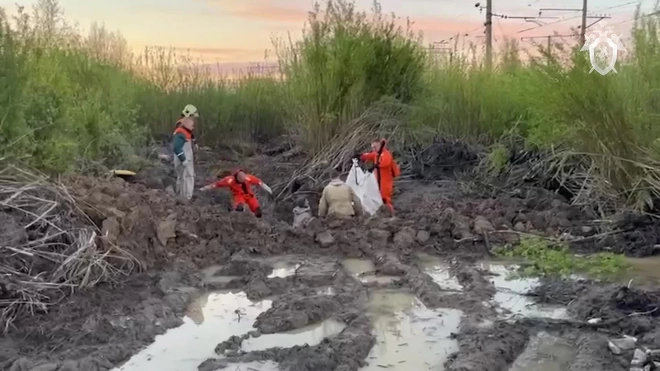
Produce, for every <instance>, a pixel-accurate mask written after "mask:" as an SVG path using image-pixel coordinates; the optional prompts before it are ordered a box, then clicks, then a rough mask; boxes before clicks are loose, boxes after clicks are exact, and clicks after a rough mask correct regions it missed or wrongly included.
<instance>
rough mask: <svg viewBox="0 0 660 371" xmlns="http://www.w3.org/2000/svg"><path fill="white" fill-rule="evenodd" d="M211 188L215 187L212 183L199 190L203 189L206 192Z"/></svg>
mask: <svg viewBox="0 0 660 371" xmlns="http://www.w3.org/2000/svg"><path fill="white" fill-rule="evenodd" d="M211 188H213V186H212V185H207V186H204V187H202V188H200V189H199V190H200V191H202V192H204V191H208V190H209V189H211Z"/></svg>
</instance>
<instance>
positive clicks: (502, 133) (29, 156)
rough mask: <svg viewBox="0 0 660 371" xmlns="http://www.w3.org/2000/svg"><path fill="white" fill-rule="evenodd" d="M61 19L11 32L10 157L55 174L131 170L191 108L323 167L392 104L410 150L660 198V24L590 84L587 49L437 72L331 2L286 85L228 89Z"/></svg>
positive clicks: (650, 22) (313, 24)
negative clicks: (563, 175)
mask: <svg viewBox="0 0 660 371" xmlns="http://www.w3.org/2000/svg"><path fill="white" fill-rule="evenodd" d="M55 5H56V2H54V1H53V0H43V1H42V4H41V8H40V11H39V12H37V13H35V14H34V15H30V17H28V16H24V17H21V18H20V19H19V21H18V22H15V21H11V20H7V19H3V21H2V31H1V36H0V43H2V44H1V46H2V47H0V72H1V73H0V79H3V81H2V83H1V84H0V107H2V112H4V115H3V117H2V120H1V121H0V132H1V137H0V141H1V142H2V143H0V148H1V150H0V153H1V155H0V157H4V158H6V159H16V158H19V159H24V160H27V161H29V162H30V163H32V164H34V165H36V166H39V167H41V168H44V169H48V170H52V171H64V170H72V169H75V168H76V167H78V166H81V165H82V164H81V163H80V162H81V161H79V160H76V159H85V160H86V161H85V162H90V161H100V162H104V163H106V164H108V165H110V164H117V163H127V162H129V163H130V162H131V161H134V159H135V158H136V156H138V155H140V154H141V151H143V149H144V148H145V147H146V145H147V143H148V141H149V138H151V137H153V136H155V135H158V134H167V133H169V132H170V131H171V128H172V123H173V121H174V120H175V118H176V116H177V114H178V110H180V108H181V107H183V106H184V105H185V104H187V103H193V104H195V105H196V106H197V107H198V108H199V109H200V111H201V112H202V115H203V117H202V121H201V125H200V133H199V134H200V138H201V140H202V141H203V142H204V143H205V144H209V145H213V144H216V143H220V142H223V141H224V142H227V141H228V140H234V139H236V140H239V139H240V140H251V141H265V140H268V139H269V138H271V137H274V136H277V135H280V134H282V133H292V134H296V138H298V140H300V141H301V143H302V144H304V145H305V146H306V148H307V149H309V150H310V151H312V152H320V151H322V150H323V148H324V146H325V145H326V144H327V143H329V142H332V141H333V140H337V138H339V137H344V138H345V136H346V135H348V133H350V132H351V131H352V130H353V128H354V125H355V121H354V119H355V118H357V117H360V116H361V115H362V114H363V113H364V112H365V111H366V110H367V109H368V108H369V107H373V105H374V104H375V103H376V102H379V101H381V99H382V98H383V97H389V99H390V107H395V108H391V110H390V111H388V114H391V115H393V116H396V118H397V119H398V121H397V122H398V123H399V124H400V127H399V128H398V131H397V133H398V134H397V135H399V136H400V135H402V134H404V135H405V138H406V140H416V141H424V140H427V138H431V137H432V136H433V135H429V133H431V134H438V135H450V136H454V137H459V138H464V139H466V140H470V141H478V142H480V143H482V144H486V145H493V144H497V143H498V142H500V140H501V138H503V137H511V136H515V137H520V138H523V139H524V143H525V145H526V147H527V148H528V149H541V150H543V149H553V150H554V151H555V153H557V152H561V153H563V154H573V155H574V156H580V157H581V158H583V159H587V162H588V166H586V168H588V169H590V170H591V172H590V173H589V174H590V175H593V176H594V179H595V178H596V177H597V178H598V179H600V180H602V181H599V184H602V185H604V188H607V189H608V191H609V192H613V194H616V193H621V194H623V195H625V196H626V197H629V201H631V202H637V203H639V202H640V201H641V202H644V201H649V200H650V199H651V198H652V197H654V196H655V195H656V194H657V192H658V190H660V172H659V170H658V168H659V166H658V159H660V157H659V156H660V153H659V151H660V141H659V140H658V138H660V126H658V125H654V123H655V120H656V119H657V117H658V114H659V113H660V104H659V103H658V102H659V101H658V99H657V88H658V87H660V73H659V72H658V71H660V69H659V68H657V64H659V63H660V62H658V61H659V60H660V58H658V57H659V56H660V46H659V45H660V40H659V38H658V31H657V30H658V28H657V19H656V18H655V17H642V18H640V20H639V21H638V22H635V24H634V26H633V30H632V34H633V40H632V42H629V43H628V44H627V45H626V46H627V50H628V51H629V53H628V55H627V58H626V59H627V60H626V61H625V63H624V64H621V65H619V66H618V71H619V73H618V74H609V75H607V76H601V75H599V74H596V73H591V74H590V73H589V69H590V68H589V65H588V61H587V60H586V57H587V56H586V53H583V52H578V51H576V50H568V51H565V52H560V51H559V50H558V49H557V50H553V53H552V56H550V57H547V58H542V59H539V60H538V61H536V62H535V61H532V62H530V63H522V62H521V59H520V58H519V56H522V55H523V53H524V52H522V51H517V50H516V47H515V44H509V46H508V48H507V52H506V53H503V55H501V56H500V57H499V58H500V63H498V65H497V68H496V69H495V70H494V71H488V70H485V69H483V68H481V66H480V63H479V62H478V61H476V62H475V60H474V59H473V58H472V57H469V56H468V57H465V58H458V57H457V58H454V59H453V60H452V62H451V63H430V61H429V60H428V56H427V54H426V51H425V46H424V45H423V44H422V43H421V40H420V39H419V37H418V35H416V34H414V33H413V32H411V31H409V30H407V29H405V28H401V27H397V26H395V25H394V23H392V21H391V20H390V19H389V18H387V17H385V16H383V15H382V14H381V13H380V12H379V11H378V9H377V10H376V11H375V12H371V13H359V12H356V11H355V10H354V9H353V8H352V7H351V6H350V4H349V3H346V2H344V1H331V2H328V3H327V4H323V7H318V8H317V9H316V13H314V14H313V15H312V16H311V17H310V20H309V22H308V23H309V24H308V26H307V28H306V31H305V36H304V38H303V40H302V41H300V42H299V43H295V44H291V43H289V42H287V41H282V42H280V43H278V44H277V45H276V50H277V55H278V57H279V61H280V64H281V74H277V75H273V76H266V77H264V76H249V75H245V76H242V77H241V78H239V79H234V80H231V81H230V80H227V79H218V78H217V77H215V76H209V74H207V73H206V71H205V70H204V69H203V68H196V67H195V63H194V61H191V60H185V58H182V57H181V56H178V55H176V54H174V53H172V52H170V51H167V50H149V51H146V52H145V55H142V56H140V57H139V58H135V57H130V56H129V53H128V51H127V48H126V42H125V41H124V40H123V39H122V38H121V37H119V36H118V35H114V34H111V33H108V32H106V31H104V30H103V29H98V28H97V29H95V30H94V32H92V33H91V34H90V35H88V36H82V35H79V34H77V33H76V32H75V30H72V29H71V28H70V27H68V26H67V25H66V24H65V23H64V22H63V21H60V20H58V18H57V17H54V16H52V14H57V9H56V8H55V7H54V6H55ZM10 25H11V27H10ZM630 44H632V45H630ZM391 102H396V103H397V104H396V105H392V104H391ZM390 129H391V127H390ZM494 148H498V150H499V151H504V152H505V153H506V149H507V148H506V146H504V147H503V146H502V145H501V143H500V145H499V146H497V147H494ZM503 148H504V149H503ZM499 158H500V161H501V159H502V156H499ZM504 159H506V156H504ZM498 166H500V167H505V166H506V161H503V162H502V163H501V164H499V165H498Z"/></svg>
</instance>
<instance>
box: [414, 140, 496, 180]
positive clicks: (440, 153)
mask: <svg viewBox="0 0 660 371" xmlns="http://www.w3.org/2000/svg"><path fill="white" fill-rule="evenodd" d="M480 152H483V151H480V150H479V149H476V148H472V147H470V146H468V145H467V144H465V143H463V142H460V141H456V140H446V139H438V140H437V141H436V142H435V143H433V144H432V145H431V146H429V147H427V148H425V149H423V150H421V151H419V152H415V153H414V155H413V157H412V159H410V163H411V165H412V166H411V167H412V175H413V176H414V177H415V178H418V179H426V180H432V179H442V178H446V177H447V176H453V175H455V174H456V173H461V172H464V171H466V170H470V169H472V168H473V167H474V166H475V165H477V163H478V161H479V153H480Z"/></svg>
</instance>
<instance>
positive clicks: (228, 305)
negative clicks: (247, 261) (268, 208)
mask: <svg viewBox="0 0 660 371" xmlns="http://www.w3.org/2000/svg"><path fill="white" fill-rule="evenodd" d="M271 305H272V301H271V300H262V301H260V302H252V301H250V300H248V299H247V297H246V295H245V293H243V292H238V293H233V292H218V293H210V294H208V295H205V296H203V297H201V298H199V299H198V300H196V301H195V302H194V303H193V304H192V305H191V306H190V308H189V309H188V311H187V313H186V317H184V319H183V321H184V324H183V325H181V326H179V327H177V328H174V329H171V330H169V331H167V332H166V333H165V334H163V335H160V336H157V337H156V339H155V341H154V343H153V344H151V345H150V346H148V347H147V348H145V349H143V350H142V351H141V352H139V353H137V354H136V355H134V356H133V357H132V358H131V359H130V360H129V361H128V362H126V363H125V364H124V365H123V366H121V367H120V368H116V369H115V371H119V370H121V371H138V370H159V371H187V370H190V371H195V370H197V367H198V365H199V364H201V363H202V362H204V361H206V360H207V359H209V358H216V357H217V354H216V353H215V347H216V345H217V344H218V343H221V342H224V341H226V340H227V339H229V338H230V337H232V336H244V337H247V335H246V334H248V333H250V332H252V331H254V330H255V329H254V328H253V326H252V325H253V324H254V322H255V320H256V318H257V316H259V314H261V313H263V312H265V311H266V310H268V309H269V308H270V307H271ZM345 327H346V326H345V325H344V324H343V323H341V322H337V321H333V320H326V321H323V322H321V323H318V324H314V325H310V326H306V327H303V328H300V329H297V330H293V331H288V332H282V333H276V334H268V335H261V336H257V337H249V338H247V339H245V340H244V341H243V342H242V344H241V346H240V350H242V351H245V352H251V351H256V350H265V349H269V348H275V347H281V348H289V347H294V346H296V345H305V344H307V345H310V346H314V345H318V344H319V343H321V342H322V341H323V339H325V338H327V337H330V336H334V335H336V334H339V333H340V332H341V331H343V330H344V328H345ZM227 367H228V368H225V369H226V370H236V369H238V370H266V371H269V370H278V368H277V365H276V364H273V363H268V362H266V363H255V364H252V363H250V364H233V365H228V366H227Z"/></svg>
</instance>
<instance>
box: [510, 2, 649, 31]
mask: <svg viewBox="0 0 660 371" xmlns="http://www.w3.org/2000/svg"><path fill="white" fill-rule="evenodd" d="M638 3H639V0H637V1H630V2H627V3H624V4H617V5H612V6H609V7H606V8H599V9H594V10H592V11H591V13H593V12H596V11H601V12H602V11H603V10H611V9H617V8H623V7H626V6H630V5H632V4H638ZM581 17H582V14H580V15H576V16H572V17H566V18H562V19H558V20H556V21H554V22H550V23H546V24H543V25H540V26H536V27H530V28H526V29H524V30H520V31H518V32H516V33H523V32H527V31H532V30H537V29H539V28H543V27H547V26H551V25H553V24H557V23H562V22H566V21H569V20H571V19H577V18H581Z"/></svg>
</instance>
